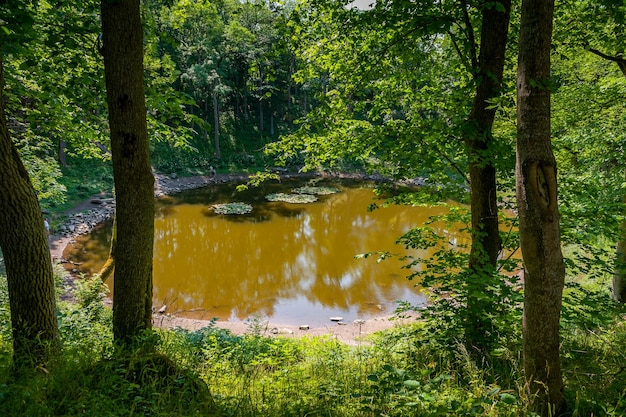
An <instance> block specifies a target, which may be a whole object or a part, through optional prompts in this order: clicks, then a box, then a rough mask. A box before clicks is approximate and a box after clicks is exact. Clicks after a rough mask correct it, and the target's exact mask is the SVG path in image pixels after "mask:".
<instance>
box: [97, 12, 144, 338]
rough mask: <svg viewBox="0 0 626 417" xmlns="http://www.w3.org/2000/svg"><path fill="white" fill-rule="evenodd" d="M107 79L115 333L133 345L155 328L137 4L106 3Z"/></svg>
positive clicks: (104, 50) (104, 43)
mask: <svg viewBox="0 0 626 417" xmlns="http://www.w3.org/2000/svg"><path fill="white" fill-rule="evenodd" d="M101 11H102V33H103V55H104V68H105V81H106V89H107V102H108V108H109V127H110V130H111V151H112V160H113V175H114V181H115V200H116V222H117V243H116V247H115V277H114V280H115V281H114V288H113V333H114V337H115V339H116V340H117V341H122V342H130V341H132V339H133V338H134V337H135V336H137V335H138V334H139V333H140V332H141V331H143V330H145V329H149V328H151V319H152V316H151V313H150V312H151V305H152V253H153V239H154V177H153V175H152V170H151V166H150V155H149V149H148V134H147V126H146V105H145V96H144V79H143V32H142V26H141V19H140V13H139V0H116V1H110V0H102V2H101Z"/></svg>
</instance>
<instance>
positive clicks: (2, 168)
mask: <svg viewBox="0 0 626 417" xmlns="http://www.w3.org/2000/svg"><path fill="white" fill-rule="evenodd" d="M3 75H4V74H3V66H2V60H1V57H0V247H1V248H2V253H3V254H4V260H5V264H6V274H7V280H8V287H9V304H10V308H11V326H12V333H13V358H14V362H15V364H16V365H18V366H20V365H30V366H32V365H35V364H37V363H42V362H44V361H45V360H46V359H47V357H48V354H49V353H50V351H49V348H56V347H57V344H58V341H59V332H58V328H57V317H56V305H55V296H54V279H53V275H52V260H51V258H50V249H49V247H48V239H47V236H46V232H45V230H44V224H43V217H42V215H41V208H40V206H39V201H38V200H37V196H36V195H35V190H34V189H33V186H32V184H31V182H30V178H29V176H28V173H27V172H26V168H25V167H24V164H23V163H22V161H21V159H20V157H19V155H18V153H17V149H16V148H15V145H14V144H13V142H12V141H11V138H10V137H9V131H8V129H7V125H6V118H5V112H4V102H5V99H4V94H3V88H4V83H3V79H4V78H3Z"/></svg>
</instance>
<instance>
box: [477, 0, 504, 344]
mask: <svg viewBox="0 0 626 417" xmlns="http://www.w3.org/2000/svg"><path fill="white" fill-rule="evenodd" d="M500 4H501V5H502V6H503V7H504V11H502V12H501V11H498V9H497V8H496V7H490V8H487V7H485V8H484V9H483V16H482V28H481V37H480V55H479V57H478V66H479V68H478V74H477V75H478V85H477V87H476V95H475V96H474V101H473V104H472V111H471V113H470V115H469V117H468V120H467V127H468V136H467V139H466V147H467V152H468V154H469V155H468V156H469V174H470V198H471V209H472V210H471V211H472V247H471V252H470V261H469V269H470V277H469V278H468V281H469V282H468V283H467V284H468V293H469V296H468V306H467V307H468V318H467V322H466V335H467V338H468V342H469V344H470V345H471V346H474V347H477V348H479V349H480V350H482V348H488V346H484V343H485V342H486V341H487V340H488V339H489V337H485V336H486V335H485V333H486V332H489V327H490V326H489V320H488V319H487V314H488V313H489V311H490V305H489V303H491V302H493V300H490V299H486V300H485V301H482V299H481V298H479V297H472V296H471V294H474V293H481V292H482V291H483V289H484V286H485V285H488V283H489V282H490V280H491V279H492V277H494V276H495V271H496V266H497V262H498V255H499V253H500V250H501V248H502V239H501V238H500V231H499V227H498V226H499V222H498V206H497V199H496V193H497V191H496V168H495V166H494V160H493V157H494V155H489V148H490V146H491V143H492V142H493V140H494V139H493V137H492V134H491V128H492V126H493V121H494V119H495V115H496V111H495V109H492V108H489V107H490V103H489V101H490V100H491V99H493V98H495V97H498V96H499V94H500V88H501V84H502V74H503V71H504V61H505V51H506V42H507V35H508V31H509V16H510V12H511V1H510V0H502V1H500Z"/></svg>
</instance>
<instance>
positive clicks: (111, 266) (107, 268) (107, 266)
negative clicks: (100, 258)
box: [98, 214, 117, 283]
mask: <svg viewBox="0 0 626 417" xmlns="http://www.w3.org/2000/svg"><path fill="white" fill-rule="evenodd" d="M116 217H117V216H116V215H115V214H114V215H113V227H112V229H111V246H110V248H109V256H108V257H107V260H106V262H105V263H104V265H102V268H100V271H99V272H98V275H100V279H101V280H102V282H103V283H104V282H105V281H106V280H107V279H108V278H109V277H110V276H111V274H113V271H115V245H117V221H116Z"/></svg>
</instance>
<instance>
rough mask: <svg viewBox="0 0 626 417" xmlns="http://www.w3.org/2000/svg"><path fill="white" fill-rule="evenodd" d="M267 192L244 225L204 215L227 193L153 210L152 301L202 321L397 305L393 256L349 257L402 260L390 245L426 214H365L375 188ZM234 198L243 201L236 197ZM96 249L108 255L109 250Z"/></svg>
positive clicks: (400, 209)
mask: <svg viewBox="0 0 626 417" xmlns="http://www.w3.org/2000/svg"><path fill="white" fill-rule="evenodd" d="M288 187H289V188H293V187H294V184H290V185H289V186H288ZM282 190H283V191H284V189H282ZM271 191H276V190H275V189H272V190H271ZM267 192H268V190H267V189H265V190H260V191H259V192H258V196H257V197H258V198H257V197H255V196H254V195H253V196H252V198H253V199H254V198H257V201H258V204H255V203H254V202H253V201H252V204H253V205H254V210H253V213H255V215H254V216H250V217H249V218H246V216H225V215H218V216H215V215H213V213H212V212H211V213H209V210H208V208H207V207H208V206H209V205H210V204H213V203H214V202H219V200H215V199H214V200H212V201H209V196H212V197H214V198H223V199H226V198H228V199H230V198H231V197H232V192H229V191H228V192H220V193H215V192H212V191H211V190H203V192H202V193H200V194H199V195H195V194H194V196H193V198H191V199H190V200H191V204H187V203H186V204H179V201H176V203H173V202H172V201H174V200H173V199H168V200H167V202H166V203H163V204H160V205H159V209H158V214H157V217H156V219H155V248H154V259H155V262H154V296H155V300H156V301H155V303H156V304H159V303H166V304H168V305H169V304H170V303H171V302H172V301H174V300H176V302H175V303H174V305H172V306H171V309H170V310H169V311H172V309H173V310H192V309H198V308H202V309H205V310H207V311H208V313H207V317H211V316H212V315H219V316H220V317H221V318H228V316H230V315H233V316H235V317H238V318H239V319H244V318H247V317H249V316H251V315H253V314H255V313H258V314H261V315H265V316H272V314H273V312H274V311H275V308H276V305H277V302H279V301H284V300H289V299H295V298H297V297H300V298H302V299H305V300H308V302H309V303H310V304H311V305H321V306H323V307H326V308H334V309H340V310H347V309H350V308H355V307H356V308H358V309H359V310H362V309H367V308H371V306H372V305H374V306H375V305H377V304H385V303H390V302H393V301H394V300H396V299H399V298H402V297H403V296H404V295H405V294H406V292H407V288H410V287H411V286H412V284H411V283H410V282H407V280H406V279H405V278H404V275H407V273H405V272H404V271H403V270H401V269H400V267H401V266H402V264H403V262H401V261H399V260H398V259H391V260H389V261H385V262H382V263H380V264H378V263H376V260H375V259H374V257H372V258H369V259H360V260H355V259H354V256H355V255H356V254H359V253H364V252H371V251H379V250H388V251H390V252H395V253H404V248H402V247H401V246H399V245H395V244H394V242H395V240H396V239H397V238H398V237H399V236H400V235H401V234H402V233H404V232H406V231H407V230H408V229H409V228H411V227H414V226H417V225H420V224H423V223H424V222H425V221H426V219H427V216H428V215H430V214H433V212H432V210H431V211H429V210H426V209H423V208H411V207H406V206H395V207H390V208H387V209H381V210H376V211H375V212H372V213H369V212H368V211H367V206H368V204H370V203H371V202H372V198H373V194H372V191H371V190H368V189H359V188H350V189H344V191H343V192H342V193H338V194H332V195H328V196H321V197H322V198H320V202H317V203H312V204H307V205H289V204H286V203H268V202H266V201H265V199H264V195H265V194H266V193H267ZM233 200H237V201H246V200H245V199H244V198H242V195H241V194H236V195H235V197H233ZM200 201H202V203H201V204H200ZM221 201H225V200H221ZM246 202H250V200H248V201H246ZM257 216H258V217H257ZM237 217H241V218H242V219H243V220H237V219H236V218H237ZM253 219H257V220H253ZM233 220H234V221H233ZM102 250H103V253H104V256H106V251H107V250H108V245H103V246H102Z"/></svg>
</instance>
